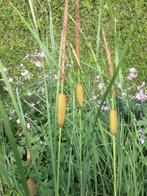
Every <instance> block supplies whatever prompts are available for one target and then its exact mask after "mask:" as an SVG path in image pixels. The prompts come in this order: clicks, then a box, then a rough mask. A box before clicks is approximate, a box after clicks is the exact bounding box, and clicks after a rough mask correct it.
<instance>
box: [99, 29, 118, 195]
mask: <svg viewBox="0 0 147 196" xmlns="http://www.w3.org/2000/svg"><path fill="white" fill-rule="evenodd" d="M102 34H103V41H104V48H105V53H106V58H107V62H108V66H109V76H110V80H112V77H113V65H112V60H111V53H110V48H109V45H108V42H107V39H106V35H105V31H104V29H103V31H102ZM111 98H112V104H111V109H110V113H109V126H110V132H111V134H112V141H113V175H114V177H113V188H114V196H116V193H117V190H116V142H115V137H116V133H117V112H116V110H115V89H114V86H112V89H111Z"/></svg>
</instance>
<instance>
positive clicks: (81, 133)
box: [79, 109, 83, 196]
mask: <svg viewBox="0 0 147 196" xmlns="http://www.w3.org/2000/svg"><path fill="white" fill-rule="evenodd" d="M79 115H80V141H79V142H80V185H81V196H82V195H83V161H82V154H83V149H82V135H83V126H82V112H81V109H80V110H79Z"/></svg>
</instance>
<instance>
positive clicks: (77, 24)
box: [75, 0, 80, 68]
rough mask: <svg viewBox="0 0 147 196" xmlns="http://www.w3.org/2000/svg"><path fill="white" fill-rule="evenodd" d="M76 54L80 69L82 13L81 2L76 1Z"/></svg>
mask: <svg viewBox="0 0 147 196" xmlns="http://www.w3.org/2000/svg"><path fill="white" fill-rule="evenodd" d="M75 52H76V56H77V60H78V63H77V67H78V68H79V67H80V63H79V61H80V13H79V1H78V0H75Z"/></svg>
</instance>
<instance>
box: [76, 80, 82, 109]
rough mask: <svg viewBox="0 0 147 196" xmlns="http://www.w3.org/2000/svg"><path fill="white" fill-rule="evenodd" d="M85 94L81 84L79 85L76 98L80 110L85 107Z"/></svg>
mask: <svg viewBox="0 0 147 196" xmlns="http://www.w3.org/2000/svg"><path fill="white" fill-rule="evenodd" d="M83 94H84V92H83V86H82V85H81V84H80V83H78V84H77V86H76V97H77V102H78V105H79V107H80V108H82V107H83Z"/></svg>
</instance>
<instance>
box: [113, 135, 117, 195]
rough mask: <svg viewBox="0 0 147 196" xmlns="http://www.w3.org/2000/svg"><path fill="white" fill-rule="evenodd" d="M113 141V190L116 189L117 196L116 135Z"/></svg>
mask: <svg viewBox="0 0 147 196" xmlns="http://www.w3.org/2000/svg"><path fill="white" fill-rule="evenodd" d="M112 141H113V188H114V196H116V175H117V174H116V142H115V135H113V136H112Z"/></svg>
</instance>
